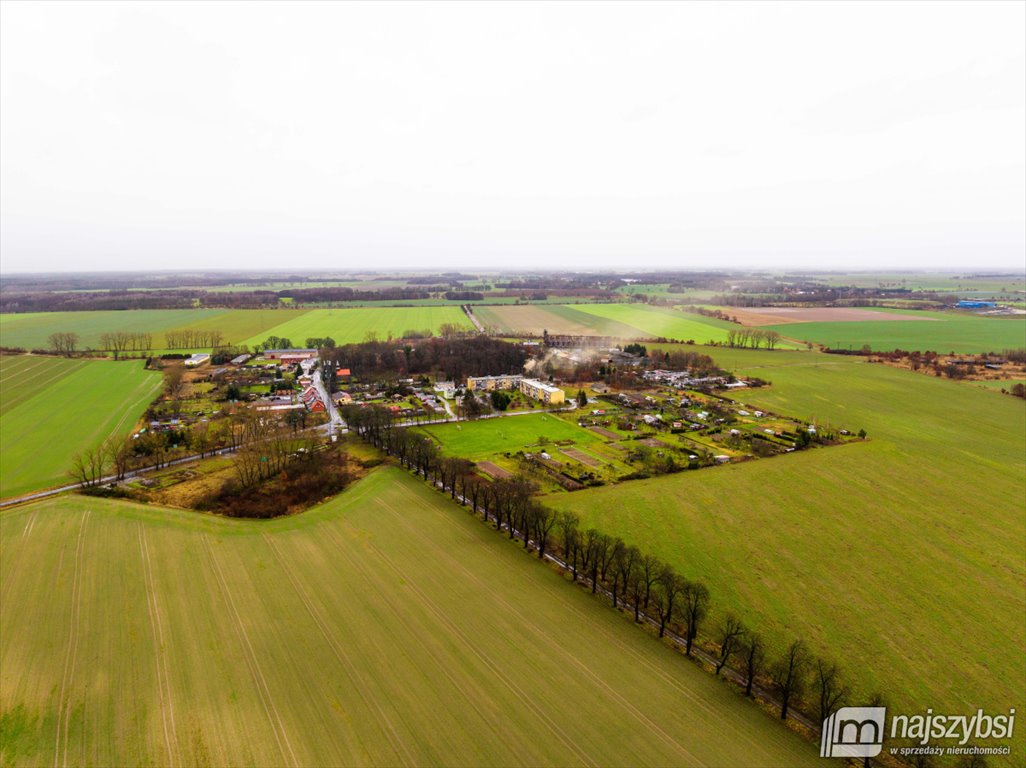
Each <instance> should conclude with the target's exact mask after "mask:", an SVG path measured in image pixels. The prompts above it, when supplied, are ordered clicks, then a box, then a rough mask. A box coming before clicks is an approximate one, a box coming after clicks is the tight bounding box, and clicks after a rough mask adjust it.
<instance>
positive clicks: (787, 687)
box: [771, 639, 809, 720]
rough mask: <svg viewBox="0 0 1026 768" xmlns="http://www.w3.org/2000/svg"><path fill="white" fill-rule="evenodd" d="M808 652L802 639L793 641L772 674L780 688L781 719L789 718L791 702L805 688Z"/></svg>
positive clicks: (774, 666) (799, 695)
mask: <svg viewBox="0 0 1026 768" xmlns="http://www.w3.org/2000/svg"><path fill="white" fill-rule="evenodd" d="M808 663H809V660H808V653H807V652H806V650H805V643H803V642H802V641H801V640H800V639H799V640H795V641H794V642H793V643H791V644H790V645H789V646H788V647H787V650H786V651H785V652H784V656H783V658H781V659H780V660H779V661H778V662H777V663H776V664H774V665H773V669H772V670H771V674H772V677H773V682H774V683H776V684H777V688H779V689H780V719H781V720H786V719H787V712H788V710H789V709H790V708H791V703H792V702H793V701H794V700H796V699H798V698H800V697H801V695H802V692H803V691H804V689H805V670H806V667H807V666H808Z"/></svg>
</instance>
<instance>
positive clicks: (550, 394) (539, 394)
mask: <svg viewBox="0 0 1026 768" xmlns="http://www.w3.org/2000/svg"><path fill="white" fill-rule="evenodd" d="M520 391H521V392H523V393H524V394H525V395H527V396H528V397H531V398H534V399H535V400H540V401H541V402H543V403H546V404H547V405H561V404H562V403H564V402H566V393H565V392H564V391H563V390H561V389H560V388H559V387H554V386H552V385H551V384H546V383H545V382H542V381H538V379H521V380H520Z"/></svg>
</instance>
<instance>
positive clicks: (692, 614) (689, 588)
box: [682, 581, 709, 656]
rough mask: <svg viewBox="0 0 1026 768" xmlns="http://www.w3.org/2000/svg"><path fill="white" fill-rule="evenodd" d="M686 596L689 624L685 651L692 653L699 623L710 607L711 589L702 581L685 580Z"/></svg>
mask: <svg viewBox="0 0 1026 768" xmlns="http://www.w3.org/2000/svg"><path fill="white" fill-rule="evenodd" d="M682 595H683V597H684V621H685V622H686V624H687V636H686V638H685V640H686V642H685V651H684V652H685V653H686V654H687V655H688V656H690V655H691V645H692V643H694V642H695V638H696V637H698V625H699V624H700V623H701V622H702V619H704V618H705V614H706V612H707V611H708V609H709V590H708V588H707V587H706V586H705V584H703V583H702V582H700V581H685V582H684V588H683V590H682Z"/></svg>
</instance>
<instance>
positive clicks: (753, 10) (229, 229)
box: [0, 2, 1026, 275]
mask: <svg viewBox="0 0 1026 768" xmlns="http://www.w3.org/2000/svg"><path fill="white" fill-rule="evenodd" d="M0 22H2V23H0V219H2V222H0V224H2V226H0V272H2V273H3V274H5V275H15V274H29V273H36V274H42V273H61V272H97V271H103V272H111V271H118V272H126V271H141V272H142V271H148V270H157V271H170V270H174V271H185V272H195V271H212V270H224V271H237V270H244V269H250V270H253V271H256V272H270V271H277V272H284V273H297V272H298V273H302V272H304V271H312V272H322V271H344V272H350V273H351V272H359V271H379V272H381V271H404V270H405V271H410V270H422V271H439V270H445V269H451V270H481V271H513V270H516V269H522V270H525V271H530V270H540V269H545V270H555V271H560V270H566V271H570V270H580V271H605V270H619V271H624V270H631V271H642V270H668V269H674V270H741V269H748V270H751V269H756V270H795V271H814V270H830V271H864V272H882V271H887V272H902V271H923V270H929V271H938V272H940V271H942V272H949V273H950V272H972V273H980V272H993V271H1002V270H1006V271H1007V270H1011V271H1015V272H1017V273H1018V272H1022V271H1023V269H1024V264H1026V140H1024V137H1026V41H1024V38H1023V35H1022V30H1023V28H1024V27H1026V4H1022V3H1003V2H981V3H959V2H937V3H934V2H904V3H903V2H896V3H887V4H882V3H873V4H863V3H857V2H836V3H826V4H812V3H801V2H797V3H741V2H738V3H720V4H705V3H702V4H699V3H631V4H626V3H616V2H604V3H544V4H541V3H528V4H517V3H485V4H469V3H403V2H395V3H384V4H367V3H320V2H314V3H306V2H299V3H287V4H286V3H274V2H267V3H235V2H232V3H223V2H213V3H203V4H199V3H186V4H173V3H145V2H143V3H131V4H129V3H91V2H74V3H63V2H50V3H27V2H26V3H3V4H0Z"/></svg>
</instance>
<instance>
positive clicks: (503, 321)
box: [474, 304, 653, 339]
mask: <svg viewBox="0 0 1026 768" xmlns="http://www.w3.org/2000/svg"><path fill="white" fill-rule="evenodd" d="M474 314H475V315H477V319H478V320H480V321H481V322H482V323H483V324H484V325H485V327H486V328H495V329H496V330H497V331H499V332H500V333H509V334H514V335H524V336H541V334H542V331H548V332H549V333H554V334H567V335H570V336H619V337H621V338H625V339H634V338H643V337H645V336H651V335H653V334H646V333H645V332H644V331H641V330H639V329H637V328H635V327H633V326H630V325H626V324H625V323H621V322H617V321H616V320H612V319H609V318H605V317H599V316H596V315H592V314H588V313H586V312H582V311H580V310H578V309H576V308H575V307H568V306H561V305H554V304H548V305H544V306H543V305H537V306H536V305H526V304H521V305H514V304H510V305H495V306H487V307H474Z"/></svg>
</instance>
